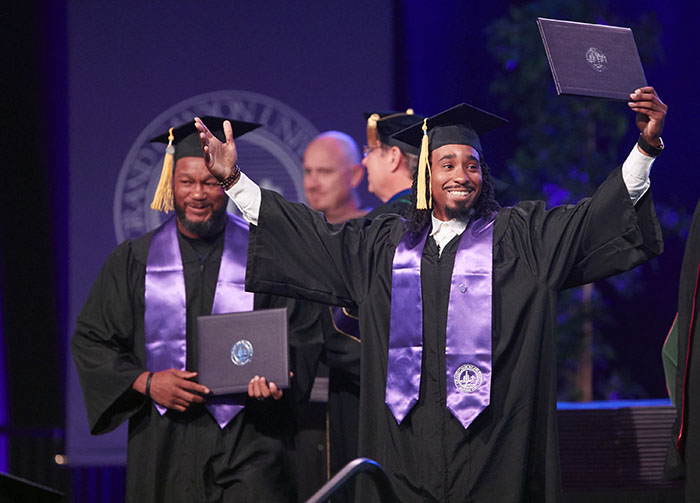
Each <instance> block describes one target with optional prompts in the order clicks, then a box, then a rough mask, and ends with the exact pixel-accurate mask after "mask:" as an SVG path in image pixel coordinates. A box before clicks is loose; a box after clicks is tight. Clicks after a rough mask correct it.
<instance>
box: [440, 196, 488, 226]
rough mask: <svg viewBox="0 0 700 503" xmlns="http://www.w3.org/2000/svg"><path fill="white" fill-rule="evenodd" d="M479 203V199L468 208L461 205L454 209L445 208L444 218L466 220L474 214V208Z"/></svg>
mask: <svg viewBox="0 0 700 503" xmlns="http://www.w3.org/2000/svg"><path fill="white" fill-rule="evenodd" d="M480 195H481V194H480ZM478 202H479V199H478V198H477V200H476V201H475V202H474V204H472V205H470V206H465V205H463V204H458V205H457V206H456V207H454V208H453V207H451V206H445V216H446V217H447V218H449V219H450V220H452V219H453V218H457V219H459V220H468V219H469V217H471V216H472V214H473V213H474V206H475V205H476V203H478Z"/></svg>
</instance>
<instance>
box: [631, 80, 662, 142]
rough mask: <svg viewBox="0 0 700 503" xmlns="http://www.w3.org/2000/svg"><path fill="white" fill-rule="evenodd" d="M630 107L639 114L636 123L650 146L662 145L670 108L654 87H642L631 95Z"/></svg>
mask: <svg viewBox="0 0 700 503" xmlns="http://www.w3.org/2000/svg"><path fill="white" fill-rule="evenodd" d="M630 100H631V101H630V102H629V103H627V104H628V106H629V107H630V108H631V109H632V110H634V111H635V112H637V117H636V123H637V127H639V130H640V131H641V132H642V136H644V139H645V140H646V141H647V142H649V144H650V145H653V146H654V147H658V146H660V145H661V140H660V138H661V131H662V130H663V128H664V121H665V120H666V113H667V111H668V107H667V106H666V105H665V104H664V102H663V101H661V99H660V98H659V96H658V94H656V91H655V90H654V88H653V87H651V86H647V87H641V88H639V89H637V90H636V91H635V92H633V93H632V94H630Z"/></svg>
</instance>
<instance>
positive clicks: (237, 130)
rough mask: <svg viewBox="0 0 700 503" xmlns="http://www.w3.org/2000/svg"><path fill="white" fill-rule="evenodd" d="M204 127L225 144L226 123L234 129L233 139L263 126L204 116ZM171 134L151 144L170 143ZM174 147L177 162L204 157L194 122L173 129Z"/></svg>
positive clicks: (161, 136) (167, 133)
mask: <svg viewBox="0 0 700 503" xmlns="http://www.w3.org/2000/svg"><path fill="white" fill-rule="evenodd" d="M201 119H202V122H204V125H205V126H207V128H208V129H209V131H211V133H212V134H213V135H214V136H216V137H217V138H218V139H219V140H221V141H223V142H225V141H226V137H225V136H224V121H229V122H230V123H231V127H232V128H233V137H234V138H238V137H239V136H243V135H244V134H246V133H248V132H250V131H252V130H254V129H257V128H259V127H260V126H261V125H262V124H256V123H254V122H245V121H237V120H233V119H226V118H224V117H213V116H211V115H204V116H202V117H201ZM168 137H169V132H165V133H163V134H161V135H158V136H155V137H153V138H151V140H150V141H151V142H157V143H168ZM173 146H174V147H175V154H174V155H175V162H177V160H178V159H180V158H182V157H204V154H203V153H202V144H201V143H200V141H199V131H197V128H195V127H194V120H191V121H189V122H186V123H185V124H182V125H180V126H177V127H174V128H173Z"/></svg>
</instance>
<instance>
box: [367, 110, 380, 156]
mask: <svg viewBox="0 0 700 503" xmlns="http://www.w3.org/2000/svg"><path fill="white" fill-rule="evenodd" d="M378 120H379V114H372V115H370V116H369V117H368V118H367V146H368V147H369V148H377V147H379V135H378V134H377V121H378Z"/></svg>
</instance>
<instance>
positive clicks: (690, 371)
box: [666, 201, 700, 502]
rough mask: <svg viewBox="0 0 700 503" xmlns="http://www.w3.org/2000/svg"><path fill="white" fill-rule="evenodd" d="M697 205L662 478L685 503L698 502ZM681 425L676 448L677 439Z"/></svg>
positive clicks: (681, 294)
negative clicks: (679, 484) (675, 484)
mask: <svg viewBox="0 0 700 503" xmlns="http://www.w3.org/2000/svg"><path fill="white" fill-rule="evenodd" d="M699 274H700V201H699V202H698V205H697V206H696V208H695V214H694V215H693V222H692V224H691V226H690V232H689V233H688V240H687V242H686V247H685V254H684V255H683V265H682V266H681V276H680V283H679V288H678V320H677V323H678V367H677V369H676V380H675V383H676V396H677V397H678V401H677V403H676V408H677V409H678V412H677V417H676V421H675V424H674V426H673V436H672V445H671V447H670V448H669V455H668V459H667V461H666V474H667V475H668V476H669V477H671V478H679V477H684V478H685V500H686V501H687V502H695V501H700V478H698V476H697V474H698V473H700V344H698V340H700V323H698V321H697V319H698V316H700V306H699V304H700V302H698V288H699V282H698V280H699ZM681 424H682V425H683V435H682V440H681V442H680V445H677V444H678V438H679V434H680V430H681Z"/></svg>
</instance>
